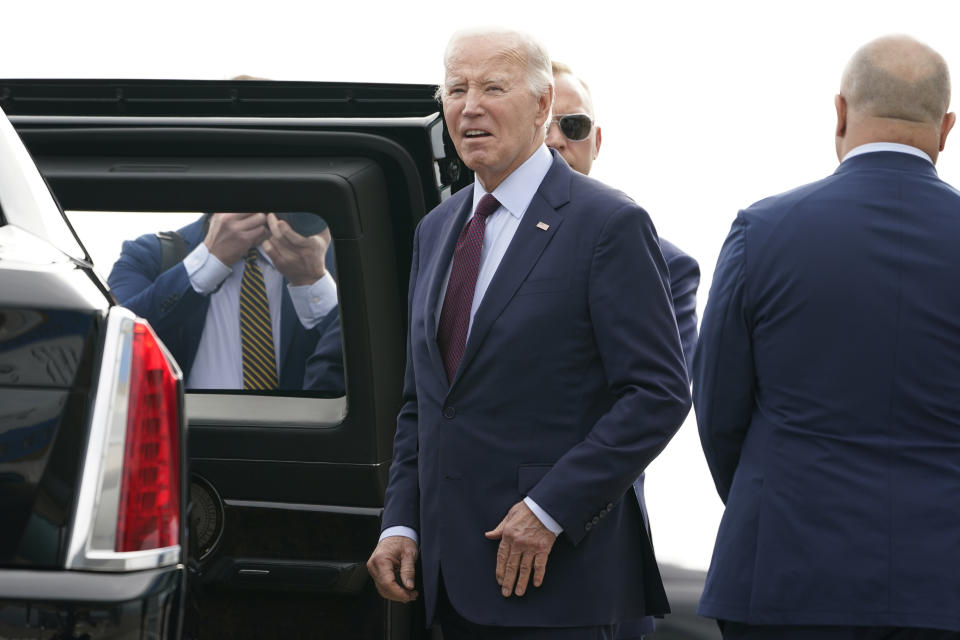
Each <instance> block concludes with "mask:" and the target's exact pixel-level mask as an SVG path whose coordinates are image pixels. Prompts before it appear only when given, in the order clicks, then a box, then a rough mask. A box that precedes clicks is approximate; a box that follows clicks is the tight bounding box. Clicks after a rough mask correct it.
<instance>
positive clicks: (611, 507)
mask: <svg viewBox="0 0 960 640" xmlns="http://www.w3.org/2000/svg"><path fill="white" fill-rule="evenodd" d="M607 511H613V503H612V502H608V503H607Z"/></svg>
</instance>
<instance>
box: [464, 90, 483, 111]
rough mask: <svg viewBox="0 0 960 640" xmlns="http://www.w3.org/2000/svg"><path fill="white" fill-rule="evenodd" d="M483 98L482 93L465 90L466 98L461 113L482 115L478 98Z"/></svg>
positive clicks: (481, 107)
mask: <svg viewBox="0 0 960 640" xmlns="http://www.w3.org/2000/svg"><path fill="white" fill-rule="evenodd" d="M482 96H483V92H482V91H477V90H476V89H473V88H472V87H471V88H470V89H468V90H467V93H466V96H465V97H464V101H463V113H464V115H470V116H476V115H481V114H482V113H483V106H482V103H481V100H480V98H481V97H482Z"/></svg>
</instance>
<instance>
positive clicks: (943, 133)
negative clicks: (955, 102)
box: [940, 111, 957, 151]
mask: <svg viewBox="0 0 960 640" xmlns="http://www.w3.org/2000/svg"><path fill="white" fill-rule="evenodd" d="M956 122H957V114H955V113H953V112H952V111H951V112H950V113H948V114H947V115H945V116H943V122H941V123H940V151H943V147H944V145H946V144H947V135H948V134H949V133H950V130H951V129H953V125H954V124H956Z"/></svg>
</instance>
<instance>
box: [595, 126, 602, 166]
mask: <svg viewBox="0 0 960 640" xmlns="http://www.w3.org/2000/svg"><path fill="white" fill-rule="evenodd" d="M596 135H597V142H596V144H594V145H593V159H594V160H596V159H597V156H598V155H600V142H601V139H602V137H603V136H602V135H601V134H600V127H597V129H596Z"/></svg>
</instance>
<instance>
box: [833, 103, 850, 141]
mask: <svg viewBox="0 0 960 640" xmlns="http://www.w3.org/2000/svg"><path fill="white" fill-rule="evenodd" d="M833 104H834V106H835V107H836V108H837V130H836V136H837V137H838V138H842V137H843V136H845V135H846V134H847V100H846V98H844V97H843V96H842V95H840V94H839V93H838V94H837V95H836V97H834V99H833Z"/></svg>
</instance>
